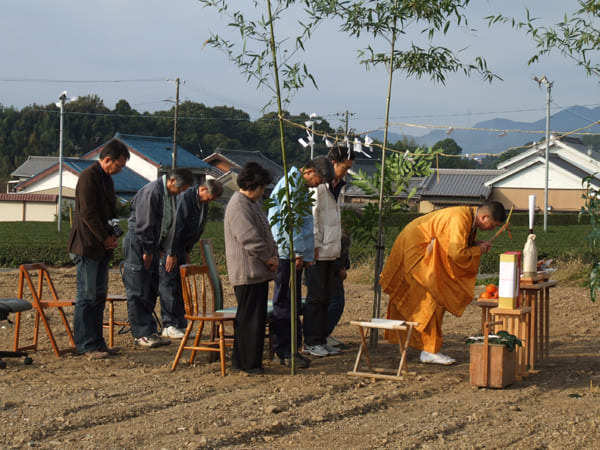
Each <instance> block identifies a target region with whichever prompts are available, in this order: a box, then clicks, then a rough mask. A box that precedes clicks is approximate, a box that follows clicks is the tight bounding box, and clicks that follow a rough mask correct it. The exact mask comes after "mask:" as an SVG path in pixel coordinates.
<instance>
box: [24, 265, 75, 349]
mask: <svg viewBox="0 0 600 450" xmlns="http://www.w3.org/2000/svg"><path fill="white" fill-rule="evenodd" d="M19 271H20V272H19V291H18V297H19V298H21V299H22V298H24V297H23V295H24V293H25V292H24V291H25V284H27V286H28V287H29V291H30V292H31V297H32V299H31V304H32V306H33V309H35V322H34V329H33V342H32V343H31V344H29V345H25V346H20V345H19V333H20V329H21V313H20V312H17V313H16V314H15V345H14V351H23V350H37V347H38V333H39V328H40V320H41V321H42V323H43V324H44V328H45V329H46V333H47V334H48V338H49V339H50V344H51V345H52V349H53V350H54V353H55V354H56V356H57V357H61V356H62V355H64V354H66V353H72V352H74V351H75V340H74V339H73V332H72V331H71V327H70V325H69V321H68V320H67V317H66V316H65V312H64V310H63V308H64V307H66V306H74V305H75V300H64V299H60V298H59V297H58V294H57V293H56V289H55V287H54V283H53V282H52V279H51V278H50V274H49V273H48V269H47V268H46V265H45V264H44V263H34V264H21V265H20V266H19ZM35 272H37V287H36V285H35V284H34V282H33V280H32V277H31V274H32V273H35ZM44 285H46V286H47V288H48V289H49V290H50V294H51V298H45V297H44ZM49 308H55V309H56V311H58V314H59V315H60V318H61V320H62V323H63V325H64V327H65V330H66V332H67V337H68V339H69V342H70V344H71V346H70V347H65V348H62V349H61V348H59V346H58V343H57V342H56V338H55V337H54V333H53V332H52V328H51V326H50V321H49V320H48V316H47V315H46V314H47V310H48V309H49Z"/></svg>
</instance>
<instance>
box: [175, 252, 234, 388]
mask: <svg viewBox="0 0 600 450" xmlns="http://www.w3.org/2000/svg"><path fill="white" fill-rule="evenodd" d="M179 270H180V273H181V285H182V286H181V287H182V290H183V302H184V305H185V318H186V320H187V321H188V326H187V328H186V330H185V335H184V336H183V338H182V339H181V344H180V345H179V349H178V350H177V354H176V355H175V360H174V361H173V365H172V367H171V370H175V368H176V367H177V363H178V362H179V359H180V358H181V355H182V353H183V351H184V350H190V351H191V352H192V353H191V355H190V364H192V363H193V362H194V357H195V356H196V352H218V353H219V357H220V360H221V375H222V376H225V348H226V347H227V346H233V339H232V338H229V337H227V338H226V337H225V324H226V323H228V324H231V325H232V326H233V324H234V321H235V313H228V312H215V311H212V310H211V309H210V308H207V296H208V295H209V293H210V295H211V297H212V301H213V302H214V296H215V292H214V289H213V288H212V284H211V283H210V282H208V283H207V280H208V278H209V275H208V274H209V269H208V267H207V266H205V265H204V266H198V265H194V264H184V265H182V266H180V267H179ZM196 323H197V324H198V331H197V332H196V337H195V338H194V342H193V344H192V345H188V344H187V341H188V339H189V337H190V336H191V335H192V330H193V329H194V326H195V325H196ZM205 323H208V324H210V325H211V330H210V333H209V336H208V338H207V339H204V340H203V339H202V331H203V330H204V324H205ZM212 329H216V330H218V335H217V336H215V335H214V333H213V332H212Z"/></svg>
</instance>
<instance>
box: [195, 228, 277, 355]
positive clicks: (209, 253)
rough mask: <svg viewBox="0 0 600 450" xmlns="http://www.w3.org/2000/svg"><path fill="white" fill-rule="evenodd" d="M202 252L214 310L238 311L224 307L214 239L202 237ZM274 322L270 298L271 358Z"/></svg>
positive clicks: (269, 331) (268, 318)
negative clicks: (213, 294)
mask: <svg viewBox="0 0 600 450" xmlns="http://www.w3.org/2000/svg"><path fill="white" fill-rule="evenodd" d="M200 253H201V256H202V262H203V263H204V264H205V265H206V266H208V279H209V281H210V284H211V285H212V288H213V291H214V292H215V296H214V304H213V311H215V312H226V313H233V314H235V313H236V312H237V308H236V307H231V308H224V305H223V304H224V300H223V284H222V282H221V276H220V275H219V269H218V267H217V261H216V258H215V253H214V251H213V245H212V240H210V239H200ZM272 322H273V301H272V300H269V302H268V304H267V330H266V337H267V339H268V344H269V359H273V356H274V353H273V334H272V333H271V323H272ZM212 333H213V337H214V336H216V333H215V330H214V329H213V331H212Z"/></svg>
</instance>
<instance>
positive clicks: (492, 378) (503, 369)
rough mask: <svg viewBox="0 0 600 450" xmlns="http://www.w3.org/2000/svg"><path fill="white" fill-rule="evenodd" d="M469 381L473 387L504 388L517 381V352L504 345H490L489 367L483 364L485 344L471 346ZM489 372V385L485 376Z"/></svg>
mask: <svg viewBox="0 0 600 450" xmlns="http://www.w3.org/2000/svg"><path fill="white" fill-rule="evenodd" d="M470 346H471V364H470V367H469V379H470V383H471V385H473V386H480V387H491V388H503V387H506V386H509V385H511V384H513V383H514V381H515V363H516V361H515V351H514V350H513V351H512V352H511V351H509V350H508V348H506V346H505V345H502V344H489V346H488V348H489V355H488V367H487V368H486V367H484V364H483V353H484V346H483V343H477V344H470ZM486 371H487V383H486V382H485V374H486Z"/></svg>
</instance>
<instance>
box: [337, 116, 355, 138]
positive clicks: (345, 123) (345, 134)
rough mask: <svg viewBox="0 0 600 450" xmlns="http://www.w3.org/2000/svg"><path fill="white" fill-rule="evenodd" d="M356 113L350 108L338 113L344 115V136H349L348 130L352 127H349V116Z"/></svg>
mask: <svg viewBox="0 0 600 450" xmlns="http://www.w3.org/2000/svg"><path fill="white" fill-rule="evenodd" d="M354 114H355V113H353V112H350V111H348V110H346V111H344V112H343V113H337V115H338V116H344V119H343V120H342V122H343V123H344V136H345V137H348V132H349V131H350V129H349V128H348V121H349V117H350V116H353V115H354Z"/></svg>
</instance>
